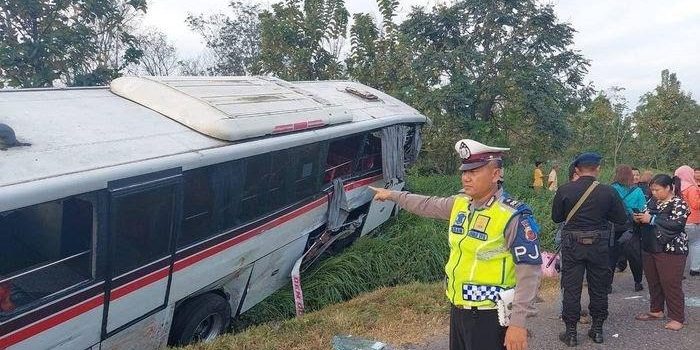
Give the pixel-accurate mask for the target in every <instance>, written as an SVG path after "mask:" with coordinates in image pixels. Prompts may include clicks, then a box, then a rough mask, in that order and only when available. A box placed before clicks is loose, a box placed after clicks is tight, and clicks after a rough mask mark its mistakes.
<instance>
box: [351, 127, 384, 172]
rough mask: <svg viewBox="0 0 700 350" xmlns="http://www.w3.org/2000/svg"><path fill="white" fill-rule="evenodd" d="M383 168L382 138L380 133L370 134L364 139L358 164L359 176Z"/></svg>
mask: <svg viewBox="0 0 700 350" xmlns="http://www.w3.org/2000/svg"><path fill="white" fill-rule="evenodd" d="M381 168H382V138H381V133H380V132H379V131H375V132H370V133H368V134H367V137H366V138H365V139H364V141H363V144H362V151H361V153H360V156H359V159H358V163H357V174H358V175H364V174H367V173H369V172H372V171H375V170H378V169H381Z"/></svg>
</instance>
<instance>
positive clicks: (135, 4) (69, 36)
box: [0, 0, 146, 87]
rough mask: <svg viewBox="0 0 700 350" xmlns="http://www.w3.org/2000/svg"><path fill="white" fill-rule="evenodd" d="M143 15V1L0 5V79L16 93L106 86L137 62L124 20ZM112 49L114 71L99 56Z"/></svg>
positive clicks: (39, 0)
mask: <svg viewBox="0 0 700 350" xmlns="http://www.w3.org/2000/svg"><path fill="white" fill-rule="evenodd" d="M145 11H146V1H145V0H113V1H112V0H101V1H98V0H95V1H82V0H53V1H49V0H0V73H1V74H2V76H3V77H5V80H7V81H8V84H9V85H10V86H16V87H47V86H52V85H53V82H54V81H55V80H59V79H60V80H63V81H64V82H65V83H67V84H68V85H93V84H97V83H103V82H105V81H108V80H109V79H111V78H113V77H115V76H117V75H118V74H119V70H120V69H123V68H124V67H126V65H128V64H129V63H131V62H133V61H135V60H137V59H138V57H139V52H138V50H136V49H134V48H133V44H134V42H133V36H131V35H130V34H129V33H128V28H127V27H126V23H125V22H126V21H127V20H128V18H126V17H125V16H126V14H128V13H132V14H133V13H145ZM106 38H109V40H108V41H109V43H107V41H105V40H106ZM112 45H119V46H120V52H121V53H122V54H121V55H119V57H120V59H119V62H116V63H117V65H116V66H115V65H108V64H106V62H107V56H106V55H103V54H104V53H105V51H109V50H107V49H106V47H107V46H110V47H111V46H112ZM110 57H112V56H110ZM110 62H112V63H114V61H111V60H110Z"/></svg>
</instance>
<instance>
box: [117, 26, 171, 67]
mask: <svg viewBox="0 0 700 350" xmlns="http://www.w3.org/2000/svg"><path fill="white" fill-rule="evenodd" d="M135 38H136V43H137V45H136V47H137V48H138V50H139V51H140V52H141V58H140V59H139V62H138V63H137V64H134V65H132V66H131V67H129V73H130V74H135V75H151V76H167V75H174V74H176V73H177V72H178V67H179V64H178V62H179V59H178V56H177V50H175V46H173V44H172V43H170V42H169V41H168V37H167V36H166V35H165V34H164V33H163V32H160V31H158V30H157V29H155V28H148V29H146V30H145V31H144V32H143V33H140V34H138V35H136V37H135Z"/></svg>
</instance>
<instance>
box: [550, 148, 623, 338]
mask: <svg viewBox="0 0 700 350" xmlns="http://www.w3.org/2000/svg"><path fill="white" fill-rule="evenodd" d="M600 160H601V156H600V155H598V154H596V153H583V154H581V155H579V156H578V157H577V158H576V159H575V160H574V167H575V168H576V173H577V174H578V175H579V179H578V180H577V181H573V182H569V183H566V184H564V185H563V186H561V187H559V189H558V190H557V193H556V194H555V195H554V201H553V203H552V220H553V221H554V222H555V223H561V222H564V221H565V219H566V218H567V216H568V215H569V212H571V211H572V209H573V208H574V207H575V206H576V203H577V202H578V201H579V199H580V198H581V197H583V195H584V193H586V192H587V191H588V190H589V187H593V188H592V190H591V191H590V192H589V195H588V197H587V198H586V199H585V200H584V201H583V202H582V204H581V205H580V207H579V208H578V210H576V211H575V212H574V215H573V216H572V217H571V219H570V220H569V221H568V223H567V224H566V225H565V226H564V228H563V230H562V243H561V244H562V250H561V255H562V288H563V289H564V302H563V312H562V319H563V320H564V323H565V324H566V331H565V332H564V333H562V334H561V335H560V336H559V339H560V340H561V341H562V342H564V343H565V344H566V345H568V346H576V345H578V339H577V334H576V324H577V323H578V321H579V318H580V313H581V288H582V284H583V275H584V272H585V274H586V279H587V280H588V295H589V297H590V303H589V307H588V308H589V311H590V315H591V317H592V318H593V322H592V325H591V329H590V331H589V332H588V336H589V337H591V339H593V341H594V342H596V343H602V342H603V322H604V321H605V319H606V318H607V317H608V294H607V290H608V284H609V283H610V278H609V270H608V250H609V240H610V226H609V222H613V223H615V224H624V223H625V222H626V220H627V214H626V212H625V207H624V205H623V204H622V201H621V200H620V196H619V195H618V194H617V192H616V191H615V190H614V189H613V188H612V187H610V186H608V185H603V184H599V183H598V182H597V181H596V177H597V176H598V174H599V173H600Z"/></svg>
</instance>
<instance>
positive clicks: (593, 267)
mask: <svg viewBox="0 0 700 350" xmlns="http://www.w3.org/2000/svg"><path fill="white" fill-rule="evenodd" d="M601 235H602V237H601V238H599V239H598V241H597V242H596V243H594V244H590V245H585V244H581V243H577V242H576V241H574V240H573V238H572V237H571V234H567V233H566V232H565V237H564V238H563V239H562V251H561V256H562V266H561V269H562V271H561V273H562V288H563V289H564V300H563V310H562V319H563V320H564V322H565V323H567V324H576V323H577V322H578V321H579V318H580V317H581V290H582V288H583V275H584V273H585V274H586V280H587V281H588V295H589V298H590V302H589V304H588V310H589V313H590V315H591V317H592V318H593V319H594V320H600V321H603V320H605V319H606V318H607V317H608V286H609V285H610V269H609V268H608V253H609V247H608V242H609V241H608V238H607V237H606V236H604V235H603V234H602V233H601Z"/></svg>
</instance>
